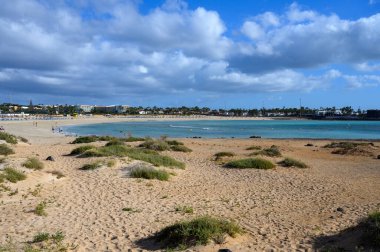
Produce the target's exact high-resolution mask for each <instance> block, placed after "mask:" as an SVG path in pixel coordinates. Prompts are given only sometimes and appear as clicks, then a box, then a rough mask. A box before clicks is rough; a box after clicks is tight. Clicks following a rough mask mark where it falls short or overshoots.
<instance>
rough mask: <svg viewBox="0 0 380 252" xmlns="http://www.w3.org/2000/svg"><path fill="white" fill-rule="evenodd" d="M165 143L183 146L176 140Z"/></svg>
mask: <svg viewBox="0 0 380 252" xmlns="http://www.w3.org/2000/svg"><path fill="white" fill-rule="evenodd" d="M166 143H167V144H169V145H184V144H183V143H182V142H180V141H177V140H166Z"/></svg>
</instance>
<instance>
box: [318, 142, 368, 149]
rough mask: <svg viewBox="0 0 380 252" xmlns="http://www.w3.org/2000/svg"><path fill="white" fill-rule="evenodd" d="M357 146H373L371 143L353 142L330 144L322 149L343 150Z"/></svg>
mask: <svg viewBox="0 0 380 252" xmlns="http://www.w3.org/2000/svg"><path fill="white" fill-rule="evenodd" d="M358 146H374V144H373V143H355V142H332V143H329V144H326V145H325V146H323V148H343V149H353V148H355V147H358Z"/></svg>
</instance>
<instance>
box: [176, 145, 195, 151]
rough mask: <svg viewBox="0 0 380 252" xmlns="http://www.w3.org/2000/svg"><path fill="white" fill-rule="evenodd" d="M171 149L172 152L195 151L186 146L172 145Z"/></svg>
mask: <svg viewBox="0 0 380 252" xmlns="http://www.w3.org/2000/svg"><path fill="white" fill-rule="evenodd" d="M170 149H171V150H172V151H179V152H192V151H193V150H192V149H190V148H188V147H186V146H184V145H172V146H170Z"/></svg>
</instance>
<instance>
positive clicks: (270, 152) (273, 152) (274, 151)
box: [251, 145, 281, 157]
mask: <svg viewBox="0 0 380 252" xmlns="http://www.w3.org/2000/svg"><path fill="white" fill-rule="evenodd" d="M251 155H254V156H255V155H263V156H267V157H281V152H280V149H279V148H278V146H276V145H272V146H271V147H270V148H266V149H263V150H260V151H257V152H254V153H252V154H251Z"/></svg>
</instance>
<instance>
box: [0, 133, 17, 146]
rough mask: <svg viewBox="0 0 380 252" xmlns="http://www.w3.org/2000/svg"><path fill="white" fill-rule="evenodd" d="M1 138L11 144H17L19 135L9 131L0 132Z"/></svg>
mask: <svg viewBox="0 0 380 252" xmlns="http://www.w3.org/2000/svg"><path fill="white" fill-rule="evenodd" d="M0 140H4V141H5V142H7V143H9V144H17V137H16V136H14V135H12V134H9V133H7V132H0Z"/></svg>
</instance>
